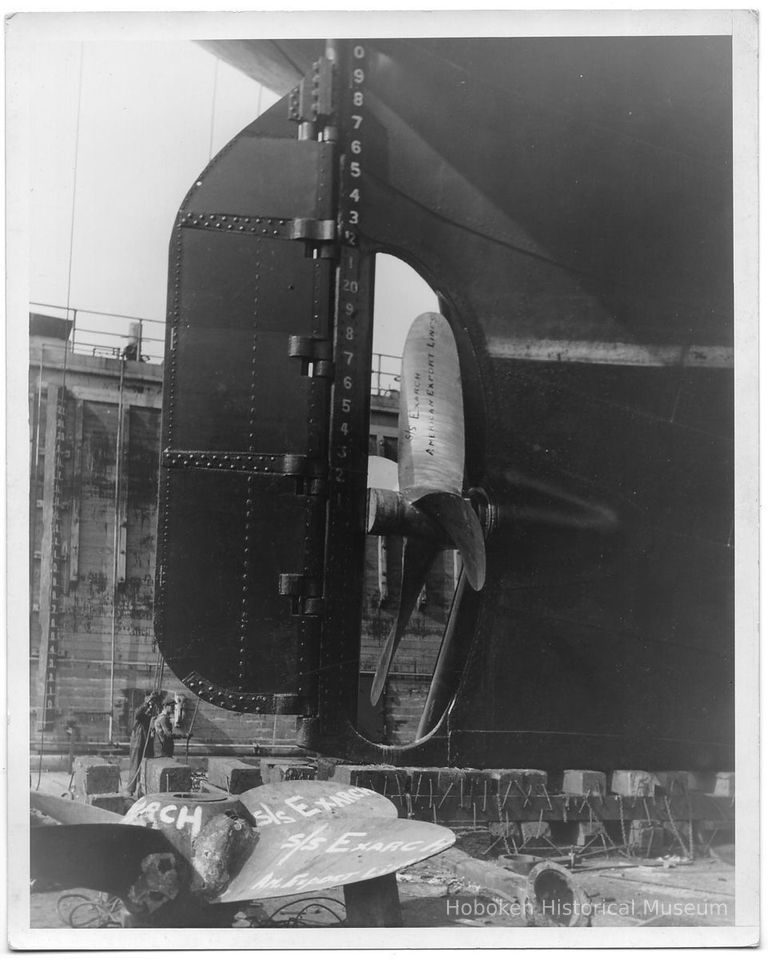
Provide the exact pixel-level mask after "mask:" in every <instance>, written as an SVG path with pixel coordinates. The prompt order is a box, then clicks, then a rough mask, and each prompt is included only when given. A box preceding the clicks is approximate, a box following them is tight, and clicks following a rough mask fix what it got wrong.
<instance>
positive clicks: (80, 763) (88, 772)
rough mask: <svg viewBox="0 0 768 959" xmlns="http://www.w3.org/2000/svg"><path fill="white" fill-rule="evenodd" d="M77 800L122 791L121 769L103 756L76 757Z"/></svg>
mask: <svg viewBox="0 0 768 959" xmlns="http://www.w3.org/2000/svg"><path fill="white" fill-rule="evenodd" d="M73 772H74V778H73V790H74V793H75V799H80V800H84V799H85V798H86V797H87V796H93V795H102V794H104V793H115V792H118V790H119V789H120V767H119V765H118V764H117V763H111V762H108V761H107V760H106V759H103V758H102V757H101V756H76V757H75V761H74V766H73Z"/></svg>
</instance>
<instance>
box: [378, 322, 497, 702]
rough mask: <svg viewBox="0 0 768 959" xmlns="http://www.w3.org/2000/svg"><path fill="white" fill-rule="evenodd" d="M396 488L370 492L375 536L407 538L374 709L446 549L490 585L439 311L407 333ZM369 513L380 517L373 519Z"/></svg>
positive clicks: (451, 349)
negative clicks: (467, 485) (468, 489)
mask: <svg viewBox="0 0 768 959" xmlns="http://www.w3.org/2000/svg"><path fill="white" fill-rule="evenodd" d="M398 430H399V452H398V463H397V487H398V489H397V490H393V489H392V487H391V486H388V487H387V488H385V489H372V490H371V491H370V495H369V524H368V529H369V532H376V531H377V528H378V527H381V528H382V530H387V529H388V531H392V532H401V533H404V537H403V565H402V569H403V572H402V585H401V588H400V601H399V604H398V610H397V615H396V617H395V622H394V624H393V626H392V629H391V630H390V632H389V635H388V636H387V640H386V642H385V644H384V647H383V649H382V651H381V655H380V658H379V662H378V665H377V667H376V673H375V675H374V679H373V684H372V687H371V703H372V704H373V705H376V703H378V701H379V699H380V698H381V694H382V692H383V689H384V684H385V682H386V679H387V675H388V674H389V670H390V667H391V665H392V660H393V659H394V656H395V653H396V652H397V648H398V646H399V645H400V641H401V640H402V638H403V634H404V633H405V630H406V628H407V626H408V621H409V619H410V617H411V613H412V612H413V608H414V606H415V605H416V601H417V600H418V597H419V593H420V592H421V590H422V588H423V586H424V583H425V581H426V577H427V573H428V571H429V568H430V567H431V565H432V563H433V562H434V560H435V558H436V556H437V554H438V553H439V552H440V550H441V549H444V548H445V547H449V546H452V547H454V548H456V549H458V551H459V553H460V555H461V559H462V563H463V575H464V576H465V577H466V581H467V583H468V584H469V586H470V587H471V588H472V589H473V590H481V589H482V588H483V584H484V583H485V541H484V535H483V529H482V526H481V524H480V520H479V519H478V518H477V515H476V514H475V511H474V510H473V508H472V507H471V505H470V504H469V502H468V501H467V500H465V499H464V497H463V495H462V490H463V486H464V400H463V395H462V389H461V371H460V368H459V355H458V351H457V349H456V341H455V340H454V337H453V333H452V331H451V328H450V325H449V324H448V321H447V320H446V319H445V317H443V316H441V315H440V314H439V313H422V314H421V315H420V316H418V317H416V319H415V320H414V322H413V325H412V326H411V329H410V331H409V332H408V337H407V338H406V341H405V349H404V352H403V364H402V372H401V377H400V413H399V419H398ZM371 510H373V512H374V516H373V519H372V518H371Z"/></svg>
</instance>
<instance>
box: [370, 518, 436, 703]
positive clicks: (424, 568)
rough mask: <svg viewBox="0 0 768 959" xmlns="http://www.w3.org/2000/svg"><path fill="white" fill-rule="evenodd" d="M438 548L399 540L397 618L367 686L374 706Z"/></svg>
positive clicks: (413, 538)
mask: <svg viewBox="0 0 768 959" xmlns="http://www.w3.org/2000/svg"><path fill="white" fill-rule="evenodd" d="M438 552H439V547H435V545H434V544H433V543H430V542H429V541H428V540H423V539H418V538H416V537H406V539H405V540H403V581H402V585H401V587H400V602H399V604H398V609H397V619H396V620H395V622H394V624H393V626H392V629H391V630H390V631H389V636H387V641H386V643H385V644H384V648H383V649H382V651H381V655H380V657H379V662H378V665H377V666H376V673H375V675H374V677H373V685H372V686H371V705H372V706H375V705H376V703H378V701H379V700H380V699H381V694H382V692H383V690H384V683H385V682H386V680H387V674H388V673H389V667H390V666H391V665H392V660H393V659H394V656H395V653H396V652H397V647H398V646H399V645H400V640H401V639H402V638H403V633H404V632H405V628H406V626H407V625H408V620H409V619H410V618H411V612H412V611H413V607H414V606H415V605H416V600H417V599H418V598H419V593H420V592H421V588H422V586H423V585H424V582H425V580H426V577H427V572H428V570H429V567H430V566H431V565H432V563H433V561H434V559H435V556H437V554H438Z"/></svg>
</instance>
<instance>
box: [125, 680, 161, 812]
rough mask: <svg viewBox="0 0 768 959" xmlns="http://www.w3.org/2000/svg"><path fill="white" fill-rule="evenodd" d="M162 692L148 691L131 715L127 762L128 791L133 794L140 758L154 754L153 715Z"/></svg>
mask: <svg viewBox="0 0 768 959" xmlns="http://www.w3.org/2000/svg"><path fill="white" fill-rule="evenodd" d="M162 698H163V697H162V694H161V693H158V692H154V693H148V694H147V696H146V697H145V699H144V702H143V703H142V704H141V706H139V708H138V709H137V710H136V712H135V713H134V716H133V729H132V730H131V744H130V751H129V756H130V759H129V762H128V792H129V793H131V794H133V793H135V792H136V789H137V787H138V785H139V769H140V768H141V763H142V760H144V759H152V757H153V756H154V755H155V752H154V749H153V744H152V740H153V736H152V728H153V725H154V720H155V717H156V716H157V714H158V711H159V709H160V703H161V702H162Z"/></svg>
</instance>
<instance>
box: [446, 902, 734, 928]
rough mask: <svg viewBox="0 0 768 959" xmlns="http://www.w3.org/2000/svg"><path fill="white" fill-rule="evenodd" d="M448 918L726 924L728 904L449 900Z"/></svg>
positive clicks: (558, 921)
mask: <svg viewBox="0 0 768 959" xmlns="http://www.w3.org/2000/svg"><path fill="white" fill-rule="evenodd" d="M445 909H446V915H447V916H448V917H449V918H454V919H457V918H463V919H494V918H508V919H524V920H526V921H527V922H533V921H534V920H535V918H536V917H537V916H538V917H540V918H543V919H545V920H550V921H552V922H553V923H555V924H568V923H569V921H570V920H572V919H575V918H582V917H589V918H592V917H597V916H610V917H613V918H619V919H620V918H626V919H630V920H631V919H634V920H640V921H641V922H642V921H644V920H647V919H655V918H660V919H662V918H670V919H679V918H687V919H695V918H701V919H702V920H710V921H711V920H713V919H715V920H719V921H720V922H722V923H727V922H728V918H729V905H728V903H726V902H707V901H693V900H690V899H686V900H669V899H640V900H635V899H631V900H629V901H626V902H618V901H616V900H612V901H605V900H598V901H594V902H591V901H589V900H587V901H584V902H579V901H575V900H567V899H565V900H560V899H551V900H544V901H542V902H539V903H538V904H537V905H536V906H535V907H534V904H533V903H532V902H531V901H530V900H525V901H524V902H510V901H508V900H504V899H448V900H447V901H446V903H445Z"/></svg>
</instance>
